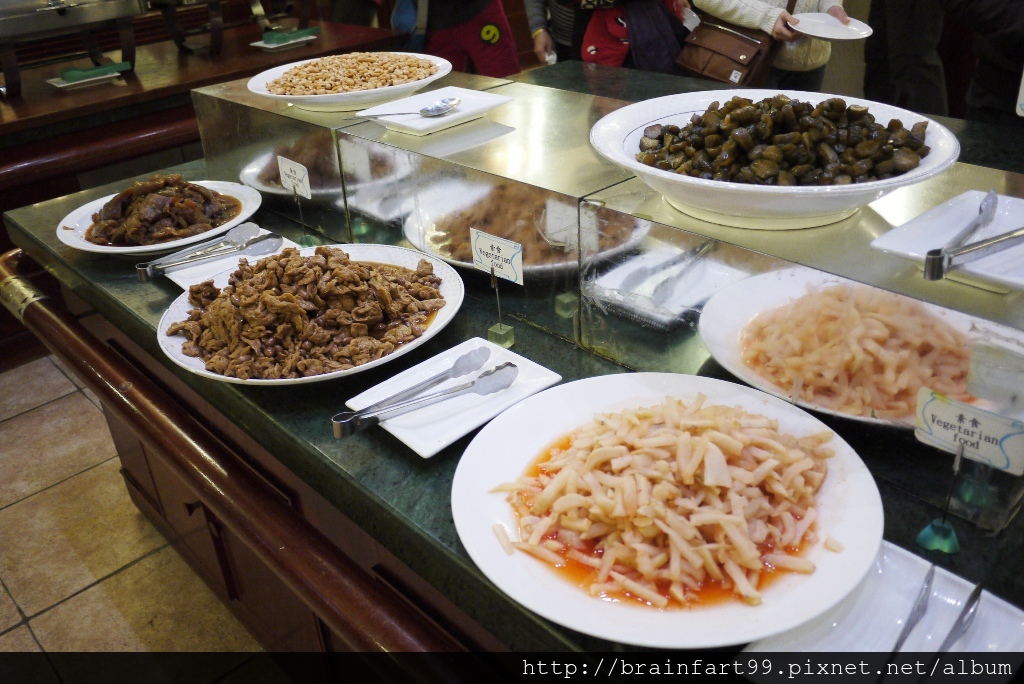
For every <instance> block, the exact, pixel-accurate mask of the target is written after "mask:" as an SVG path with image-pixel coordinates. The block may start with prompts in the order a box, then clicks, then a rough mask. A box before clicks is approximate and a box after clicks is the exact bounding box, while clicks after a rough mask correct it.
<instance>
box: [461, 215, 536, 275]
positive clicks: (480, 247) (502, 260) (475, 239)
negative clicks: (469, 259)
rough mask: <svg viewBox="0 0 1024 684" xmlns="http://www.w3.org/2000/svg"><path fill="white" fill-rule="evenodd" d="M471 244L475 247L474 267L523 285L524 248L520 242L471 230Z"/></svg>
mask: <svg viewBox="0 0 1024 684" xmlns="http://www.w3.org/2000/svg"><path fill="white" fill-rule="evenodd" d="M469 238H470V242H471V243H472V245H473V266H475V267H476V268H477V269H479V270H481V271H487V272H488V273H493V274H494V275H496V276H497V277H499V278H503V279H505V280H511V281H512V282H513V283H515V284H516V285H522V284H523V246H522V245H521V244H519V243H518V242H513V241H512V240H506V239H505V238H500V237H496V236H494V235H488V234H487V233H485V232H483V231H480V230H477V229H476V228H470V230H469Z"/></svg>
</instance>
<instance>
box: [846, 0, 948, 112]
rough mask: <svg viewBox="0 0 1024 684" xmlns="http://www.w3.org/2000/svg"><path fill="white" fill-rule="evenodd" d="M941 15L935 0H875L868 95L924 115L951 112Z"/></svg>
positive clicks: (868, 47)
mask: <svg viewBox="0 0 1024 684" xmlns="http://www.w3.org/2000/svg"><path fill="white" fill-rule="evenodd" d="M942 16H943V12H942V7H941V5H939V3H937V2H935V0H871V11H870V14H869V15H868V25H870V26H871V28H872V30H873V33H872V34H871V35H870V36H869V37H868V39H867V41H866V42H865V44H864V97H866V98H867V99H869V100H876V101H878V102H886V103H888V104H892V105H897V106H899V107H906V108H907V109H910V110H913V111H915V112H920V113H922V114H937V115H939V116H945V115H946V114H947V112H948V111H949V110H948V104H947V101H946V76H945V73H944V72H943V69H942V60H941V59H940V58H939V39H940V38H941V37H942Z"/></svg>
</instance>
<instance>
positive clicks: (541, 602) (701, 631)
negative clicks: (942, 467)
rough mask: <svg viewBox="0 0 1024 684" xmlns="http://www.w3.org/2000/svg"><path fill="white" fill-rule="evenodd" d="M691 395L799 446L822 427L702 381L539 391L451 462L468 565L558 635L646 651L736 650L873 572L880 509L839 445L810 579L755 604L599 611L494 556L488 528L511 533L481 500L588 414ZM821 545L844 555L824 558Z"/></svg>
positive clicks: (648, 376)
mask: <svg viewBox="0 0 1024 684" xmlns="http://www.w3.org/2000/svg"><path fill="white" fill-rule="evenodd" d="M698 393H703V394H704V395H706V396H707V397H708V400H709V403H713V404H726V405H729V406H740V407H742V408H743V409H745V410H747V411H751V412H754V413H760V414H763V415H766V416H769V417H771V418H775V419H777V420H778V421H779V429H780V430H781V431H783V432H788V433H790V434H794V435H798V436H803V435H808V434H812V433H815V432H819V431H821V430H824V429H827V428H826V427H825V426H824V425H823V424H822V423H821V422H820V421H819V420H818V419H816V418H814V417H813V416H811V415H810V414H808V413H806V412H805V411H803V410H801V409H799V408H797V407H795V406H793V405H791V404H789V403H787V402H785V401H782V400H780V399H777V398H775V397H772V396H769V395H767V394H765V393H763V392H758V391H757V390H752V389H750V388H748V387H743V386H741V385H736V384H733V383H730V382H725V381H723V380H716V379H714V378H703V377H698V376H693V375H678V374H673V373H622V374H619V375H605V376H601V377H596V378H587V379H585V380H578V381H576V382H571V383H568V384H565V385H560V386H558V387H553V388H551V389H548V390H545V391H544V392H541V393H539V394H535V395H533V396H532V397H530V398H529V399H525V400H523V401H521V402H519V403H518V404H516V405H515V406H513V407H512V408H510V409H508V410H507V411H505V412H504V413H502V414H501V415H499V416H498V417H497V418H495V419H494V420H492V421H491V422H490V423H489V424H488V425H486V426H485V427H484V428H483V429H482V430H481V431H480V432H479V433H478V434H477V436H476V437H475V438H474V439H473V441H472V442H471V443H470V445H469V447H467V448H466V452H465V453H464V454H463V456H462V460H461V461H459V466H458V469H457V470H456V471H455V478H454V481H453V482H452V515H453V518H454V520H455V529H456V530H457V531H458V534H459V539H460V540H461V541H462V544H463V546H465V547H466V551H467V552H468V553H469V555H470V557H471V558H472V559H473V561H474V562H475V563H476V564H477V566H478V567H479V568H480V570H481V571H482V572H483V573H484V575H486V576H487V578H488V579H489V580H491V581H492V582H494V584H495V585H497V586H498V588H499V589H501V590H502V591H504V592H505V593H506V594H508V595H509V596H510V597H512V598H513V599H515V600H516V601H518V602H519V603H520V604H522V605H523V606H525V607H526V608H529V609H530V610H532V611H534V612H535V613H537V614H539V615H541V616H542V617H545V618H547V619H549V620H552V621H554V622H556V623H558V624H560V625H562V626H564V627H568V628H570V629H574V630H576V631H579V632H582V633H584V634H589V635H592V636H595V637H599V638H602V639H609V640H611V641H618V642H622V643H626V644H634V645H638V646H649V647H654V648H711V647H717V646H727V645H734V644H743V643H748V642H751V641H756V640H758V639H763V638H765V637H767V636H770V635H773V634H778V633H780V632H783V631H785V630H788V629H792V628H793V627H796V626H797V625H800V624H803V623H804V622H806V621H808V620H811V619H813V618H814V617H816V616H818V615H820V614H821V613H823V612H825V611H827V610H828V609H829V608H831V607H832V606H834V605H835V604H837V603H838V602H839V601H841V600H842V599H843V597H844V596H846V595H847V594H848V593H849V592H850V591H852V590H853V589H854V588H855V587H856V586H857V584H858V583H859V582H860V580H861V579H862V578H863V577H864V575H865V574H866V573H867V571H868V569H869V568H870V567H871V565H872V564H873V563H874V560H875V556H876V555H877V554H878V548H879V546H880V545H881V542H882V521H883V518H882V500H881V497H880V496H879V494H878V488H877V487H876V486H875V481H874V479H872V477H871V473H870V472H868V469H867V468H866V467H865V465H864V463H863V462H862V461H861V460H860V457H858V456H857V454H856V453H855V452H854V450H853V449H852V448H851V447H850V446H849V445H848V444H846V442H844V441H843V440H842V439H841V438H839V437H838V436H837V437H834V438H833V440H832V442H830V445H831V446H832V447H833V448H834V449H835V451H836V455H835V456H834V457H833V458H831V459H830V460H829V462H828V467H829V471H828V475H827V477H826V478H825V482H824V484H823V485H822V488H821V491H820V492H819V494H818V502H819V506H818V510H819V518H818V536H819V539H820V541H819V542H818V543H817V544H816V545H814V546H813V547H811V548H810V549H808V551H807V554H806V557H807V558H808V559H809V560H811V561H812V562H814V563H815V565H816V566H817V570H816V571H815V572H814V573H812V574H810V575H798V574H795V573H793V574H788V575H786V576H784V577H781V578H779V579H778V580H777V581H775V582H774V583H773V584H771V585H770V586H769V587H768V588H767V589H765V590H764V591H763V592H762V596H763V598H762V603H761V605H759V606H748V605H747V604H745V603H743V602H742V601H740V600H736V601H729V602H725V603H721V604H718V605H714V606H708V607H705V608H696V609H691V610H683V609H678V610H664V611H662V610H658V609H656V608H651V607H648V606H641V605H638V604H632V603H620V602H611V601H604V600H600V599H595V598H592V597H590V596H589V595H588V594H587V593H586V591H585V590H583V589H581V588H580V587H578V586H576V585H574V584H572V583H571V582H569V581H568V580H565V579H563V578H562V577H561V576H559V575H558V574H557V573H556V572H555V571H554V570H552V569H551V568H550V567H549V566H547V565H546V564H545V563H543V562H542V561H540V560H537V559H536V558H534V557H532V556H530V555H528V554H525V553H521V552H516V553H515V554H514V555H512V556H508V555H506V554H505V551H504V550H503V549H502V547H501V544H500V543H499V542H498V539H497V537H496V536H495V534H494V532H493V530H492V527H493V526H494V525H495V524H498V523H500V524H502V525H504V526H505V528H506V529H507V530H508V531H509V532H510V536H511V537H513V538H517V537H518V533H517V530H518V524H517V521H516V518H515V515H514V514H513V512H512V507H511V506H510V505H509V504H508V502H506V500H505V496H506V495H505V494H503V493H489V492H490V490H491V489H492V488H494V487H496V486H497V485H499V484H502V483H504V482H511V481H513V480H515V479H516V478H518V477H519V476H520V475H522V474H523V473H524V472H525V471H526V469H527V467H528V466H529V464H530V463H531V462H532V461H533V460H534V459H535V458H537V456H538V455H540V453H541V452H542V451H543V450H544V448H545V447H547V446H549V445H550V444H551V443H552V442H554V441H555V440H556V439H557V438H558V437H561V436H562V435H565V434H567V433H569V432H570V431H572V430H574V429H575V428H577V427H579V426H581V425H583V424H585V423H587V422H589V421H590V420H592V419H593V417H594V414H595V413H598V412H607V411H620V410H623V409H627V408H635V407H639V406H649V405H652V404H657V403H660V402H662V401H663V400H664V399H665V397H666V396H671V397H677V398H680V399H684V400H688V399H693V398H694V397H695V396H696V395H697V394H698ZM827 537H833V538H835V539H836V540H837V541H839V542H841V543H842V544H843V545H844V546H845V550H844V551H842V552H841V553H833V552H831V551H826V550H825V549H824V547H823V543H824V540H825V539H826V538H827Z"/></svg>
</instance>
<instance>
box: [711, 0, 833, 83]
mask: <svg viewBox="0 0 1024 684" xmlns="http://www.w3.org/2000/svg"><path fill="white" fill-rule="evenodd" d="M693 4H694V5H696V6H697V8H698V9H702V10H704V11H705V12H708V13H710V14H713V15H714V16H716V17H718V18H719V19H722V20H723V21H727V22H729V23H730V24H736V25H737V26H743V27H745V28H753V29H759V30H761V31H764V32H765V33H768V34H771V36H772V37H773V38H775V39H776V40H778V41H782V45H781V46H780V47H779V50H778V52H776V54H775V60H774V61H773V62H772V69H771V72H770V73H769V74H768V81H767V82H766V83H765V84H764V87H765V88H781V89H785V90H812V91H820V90H821V84H822V82H823V81H824V80H825V65H826V64H828V60H829V57H831V56H832V46H831V44H830V43H829V42H828V41H827V40H820V39H818V38H812V37H810V36H805V35H802V34H801V33H799V32H798V31H795V30H793V29H792V28H790V26H794V27H796V28H797V29H799V28H800V27H799V21H798V20H797V19H794V18H793V16H792V15H791V14H790V13H789V12H787V11H786V5H787V4H788V3H787V0H693ZM793 12H794V14H800V13H804V12H827V13H828V14H831V15H832V16H834V17H835V18H836V19H838V20H839V21H841V22H843V23H844V24H849V23H850V18H849V17H848V16H846V10H844V9H843V2H842V0H797V2H796V5H795V6H794V7H793Z"/></svg>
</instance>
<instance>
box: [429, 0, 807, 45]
mask: <svg viewBox="0 0 1024 684" xmlns="http://www.w3.org/2000/svg"><path fill="white" fill-rule="evenodd" d="M789 1H790V3H795V2H796V0H789ZM429 6H430V3H429V2H428V0H419V2H417V3H416V28H415V29H414V31H415V33H416V34H418V35H421V36H423V35H426V33H427V12H428V9H429ZM792 13H793V10H790V14H792Z"/></svg>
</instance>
